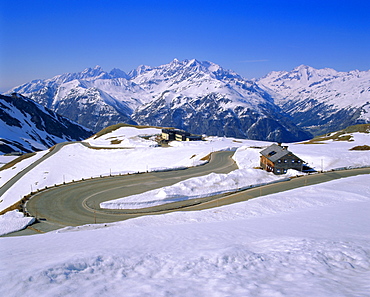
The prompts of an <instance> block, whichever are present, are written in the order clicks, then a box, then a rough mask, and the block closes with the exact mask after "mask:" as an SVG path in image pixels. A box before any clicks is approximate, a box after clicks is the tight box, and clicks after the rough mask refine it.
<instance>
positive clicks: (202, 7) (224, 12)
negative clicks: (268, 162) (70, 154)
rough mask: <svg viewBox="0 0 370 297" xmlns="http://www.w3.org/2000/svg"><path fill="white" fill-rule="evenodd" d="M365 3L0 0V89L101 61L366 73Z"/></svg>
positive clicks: (368, 16) (369, 18)
mask: <svg viewBox="0 0 370 297" xmlns="http://www.w3.org/2000/svg"><path fill="white" fill-rule="evenodd" d="M369 54H370V1H368V0H363V1H358V0H351V1H342V0H336V1H325V0H321V1H316V0H307V1H306V0H295V1H268V0H253V1H247V0H225V1H217V0H214V1H203V0H198V1H183V0H176V1H173V0H172V1H160V0H157V1H149V0H148V1H140V0H136V1H135V0H132V1H119V0H115V1H113V0H99V1H93V0H90V1H85V0H53V1H50V0H32V1H31V0H23V1H19V0H11V1H9V0H0V91H2V92H3V91H6V90H7V89H9V88H11V87H14V86H16V85H19V84H22V83H25V82H28V81H30V80H32V79H37V78H50V77H52V76H54V75H57V74H61V73H65V72H77V71H82V70H83V69H85V68H86V67H94V66H95V65H100V66H102V67H103V68H104V69H105V70H110V69H112V68H120V69H122V70H124V71H127V72H128V71H130V70H131V69H133V68H136V67H137V66H139V65H141V64H146V65H150V66H158V65H161V64H165V63H169V62H170V61H172V60H173V59H174V58H177V59H179V60H183V59H193V58H195V59H198V60H201V61H203V60H208V61H212V62H214V63H217V64H220V65H221V66H222V67H224V68H227V69H232V70H234V71H236V72H238V73H239V74H241V75H243V76H244V77H246V78H253V77H261V76H263V75H265V74H267V73H268V72H270V71H272V70H291V69H293V68H295V67H296V66H299V65H301V64H306V65H310V66H312V67H315V68H324V67H330V68H334V69H336V70H339V71H349V70H353V69H359V70H369V69H370V55H369Z"/></svg>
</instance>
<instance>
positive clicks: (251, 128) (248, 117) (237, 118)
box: [133, 94, 311, 142]
mask: <svg viewBox="0 0 370 297" xmlns="http://www.w3.org/2000/svg"><path fill="white" fill-rule="evenodd" d="M179 100H180V99H179ZM181 101H185V102H186V103H185V104H182V105H179V104H178V103H179V102H177V100H173V101H172V102H171V104H167V103H166V101H165V100H164V99H162V100H157V101H155V102H153V103H152V104H150V105H147V106H145V107H144V108H142V109H140V110H138V111H137V112H135V113H134V114H133V119H134V120H135V121H136V122H138V123H140V124H145V125H155V126H164V127H175V128H179V129H183V130H186V131H189V132H191V133H193V134H203V133H205V132H204V131H206V133H207V134H208V135H214V136H227V137H235V138H249V139H256V140H269V141H279V142H283V141H284V142H289V141H296V140H297V139H299V140H303V139H308V138H310V136H311V135H310V134H309V133H306V132H304V131H303V130H301V129H299V128H297V127H296V126H295V125H294V124H293V123H291V122H289V121H288V120H287V119H285V118H284V117H283V116H281V115H279V114H278V113H275V112H271V111H270V113H272V114H271V115H269V114H267V113H266V114H261V113H258V112H256V111H254V110H251V109H249V108H243V107H242V106H236V107H235V108H228V109H225V108H220V106H222V105H225V104H228V103H231V100H230V99H227V98H225V97H223V96H220V95H219V94H210V95H207V96H205V97H203V98H198V99H196V100H191V98H185V100H184V98H181Z"/></svg>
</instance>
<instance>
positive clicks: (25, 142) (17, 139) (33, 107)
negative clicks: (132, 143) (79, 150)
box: [0, 94, 92, 153]
mask: <svg viewBox="0 0 370 297" xmlns="http://www.w3.org/2000/svg"><path fill="white" fill-rule="evenodd" d="M0 133H1V134H0V153H10V152H14V151H19V152H32V151H35V150H45V149H47V148H48V147H51V146H53V145H54V144H56V143H58V142H64V141H74V140H82V139H84V138H86V137H88V136H90V135H91V134H92V132H91V131H90V130H88V129H86V128H84V127H82V126H80V125H78V124H76V123H73V122H72V121H70V120H68V119H66V118H64V117H62V116H60V115H58V114H56V113H54V112H52V111H51V110H49V109H47V108H45V107H43V106H41V105H39V104H37V103H35V102H34V101H32V100H30V99H28V98H25V97H23V96H20V95H17V94H14V95H13V96H3V95H0Z"/></svg>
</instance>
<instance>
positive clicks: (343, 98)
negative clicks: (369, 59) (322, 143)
mask: <svg viewBox="0 0 370 297" xmlns="http://www.w3.org/2000/svg"><path fill="white" fill-rule="evenodd" d="M258 84H259V85H260V86H261V87H262V88H264V89H265V90H266V91H267V92H269V93H270V94H271V96H272V97H274V101H275V103H276V104H277V105H279V106H280V107H281V108H282V110H283V111H284V112H286V113H288V114H289V115H290V116H291V117H292V119H293V121H294V122H295V123H296V124H297V125H299V126H300V127H302V128H305V129H306V130H307V131H309V132H311V133H313V134H315V135H317V134H324V133H327V132H331V131H336V130H339V129H343V128H345V127H347V126H349V125H355V124H362V123H369V122H370V70H369V71H358V70H355V71H350V72H338V71H335V70H334V69H328V68H326V69H314V68H312V67H309V66H305V65H301V66H299V67H297V68H295V69H293V70H292V71H290V72H287V71H274V72H271V73H269V74H268V75H266V76H265V77H263V78H261V79H259V80H258Z"/></svg>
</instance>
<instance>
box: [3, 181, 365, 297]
mask: <svg viewBox="0 0 370 297" xmlns="http://www.w3.org/2000/svg"><path fill="white" fill-rule="evenodd" d="M369 211H370V176H369V175H364V176H357V177H350V178H346V179H341V180H336V181H332V182H328V183H326V184H321V185H314V186H309V187H305V188H303V189H297V190H291V191H287V192H284V193H279V194H274V195H269V196H265V197H260V198H257V199H253V200H249V201H247V202H242V203H238V204H234V205H229V206H223V207H219V208H215V209H210V210H204V211H197V212H177V213H171V214H167V215H158V216H146V217H141V218H137V219H132V220H128V221H124V222H119V223H114V224H106V225H88V226H82V227H74V228H72V227H69V228H65V229H62V230H60V231H58V232H54V233H47V234H42V235H34V236H26V237H18V238H1V239H0V255H1V256H0V257H1V262H2V265H1V266H0V295H2V296H9V297H11V296H23V295H27V296H31V297H32V296H121V295H122V294H124V296H153V294H154V295H155V296H303V297H304V296H339V297H341V296H343V297H344V296H369V294H370V286H369V283H370V248H369V247H370V216H369V215H368V214H369ZM123 292H124V293H123Z"/></svg>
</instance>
